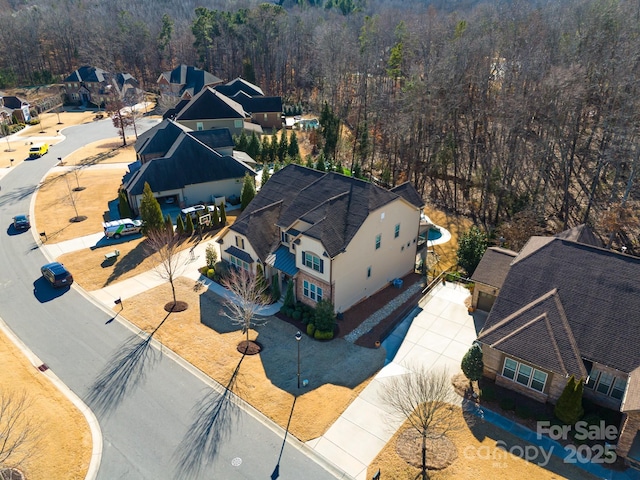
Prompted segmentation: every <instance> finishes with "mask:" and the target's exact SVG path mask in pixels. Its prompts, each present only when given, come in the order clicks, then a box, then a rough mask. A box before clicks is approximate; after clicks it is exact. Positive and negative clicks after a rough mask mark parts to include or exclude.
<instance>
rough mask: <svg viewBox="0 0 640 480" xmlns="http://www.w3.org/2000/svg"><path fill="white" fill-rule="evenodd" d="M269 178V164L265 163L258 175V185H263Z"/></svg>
mask: <svg viewBox="0 0 640 480" xmlns="http://www.w3.org/2000/svg"><path fill="white" fill-rule="evenodd" d="M270 178H271V174H270V173H269V165H265V166H264V167H262V177H260V185H261V186H262V185H264V184H265V183H267V182H268V181H269V179H270Z"/></svg>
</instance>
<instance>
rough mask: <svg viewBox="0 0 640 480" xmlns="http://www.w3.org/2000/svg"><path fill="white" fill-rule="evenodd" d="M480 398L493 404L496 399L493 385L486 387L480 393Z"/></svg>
mask: <svg viewBox="0 0 640 480" xmlns="http://www.w3.org/2000/svg"><path fill="white" fill-rule="evenodd" d="M480 398H481V399H482V400H485V401H487V402H493V401H495V399H496V387H494V386H493V385H486V386H485V387H483V388H482V391H481V392H480Z"/></svg>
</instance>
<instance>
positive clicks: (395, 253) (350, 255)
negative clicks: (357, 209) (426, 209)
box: [331, 199, 420, 312]
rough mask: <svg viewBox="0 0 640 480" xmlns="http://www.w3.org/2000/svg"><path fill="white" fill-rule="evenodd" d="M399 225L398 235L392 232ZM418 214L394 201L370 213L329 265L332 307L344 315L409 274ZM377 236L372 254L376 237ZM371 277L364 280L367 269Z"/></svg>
mask: <svg viewBox="0 0 640 480" xmlns="http://www.w3.org/2000/svg"><path fill="white" fill-rule="evenodd" d="M397 224H400V235H399V236H398V238H395V237H394V229H395V226H396V225H397ZM419 224H420V212H419V211H418V210H417V209H416V208H415V207H413V206H411V205H409V204H408V203H406V202H405V201H404V200H400V199H398V200H396V201H394V202H392V203H390V204H388V205H386V206H385V207H383V208H381V209H379V210H376V211H374V212H372V213H371V214H370V215H369V218H368V219H367V220H366V221H365V222H364V224H363V225H362V227H361V228H360V230H359V231H358V233H357V234H356V235H355V236H354V238H353V239H352V241H351V242H350V244H349V245H348V246H347V249H346V251H345V252H343V253H341V254H339V255H338V256H337V257H336V258H335V259H334V261H333V276H332V279H331V280H332V282H333V285H334V307H335V309H336V311H337V312H338V311H345V310H347V309H348V308H349V307H351V306H353V305H355V304H356V303H357V302H359V301H360V300H362V299H363V298H367V297H369V296H370V295H372V294H374V293H376V292H377V291H378V290H380V289H381V288H383V287H384V286H386V285H387V284H388V283H389V282H390V281H392V280H393V279H394V278H398V277H402V276H404V275H406V274H407V273H409V272H412V271H413V268H414V265H415V258H416V243H415V240H416V238H417V236H418V228H419ZM378 234H380V235H381V245H380V248H379V249H377V250H376V248H375V242H376V235H378ZM369 266H370V267H371V276H370V277H367V268H368V267H369Z"/></svg>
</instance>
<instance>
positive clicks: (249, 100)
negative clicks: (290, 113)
mask: <svg viewBox="0 0 640 480" xmlns="http://www.w3.org/2000/svg"><path fill="white" fill-rule="evenodd" d="M215 89H216V91H218V92H220V93H222V94H223V95H226V96H227V97H229V98H231V99H232V100H235V101H236V102H238V103H239V104H240V105H242V108H244V110H245V112H248V113H249V114H250V115H251V120H252V121H253V122H254V123H257V124H258V125H260V126H261V127H262V128H264V129H275V130H279V129H281V128H282V98H281V97H267V96H265V94H264V93H263V91H262V89H261V88H260V87H258V86H257V85H254V84H253V83H250V82H248V81H246V80H244V79H242V78H236V79H235V80H232V81H230V82H229V83H226V84H225V85H218V86H217V87H215Z"/></svg>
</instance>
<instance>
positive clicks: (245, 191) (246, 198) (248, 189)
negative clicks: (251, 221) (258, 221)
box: [240, 172, 256, 210]
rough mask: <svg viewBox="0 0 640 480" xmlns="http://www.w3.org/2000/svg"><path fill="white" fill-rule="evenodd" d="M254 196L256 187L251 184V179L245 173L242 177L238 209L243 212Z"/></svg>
mask: <svg viewBox="0 0 640 480" xmlns="http://www.w3.org/2000/svg"><path fill="white" fill-rule="evenodd" d="M255 196H256V187H255V185H254V184H253V178H252V177H251V175H249V173H248V172H247V173H246V174H245V175H244V183H243V184H242V193H241V194H240V208H241V209H242V210H244V209H245V208H247V205H249V203H251V200H253V197H255Z"/></svg>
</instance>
